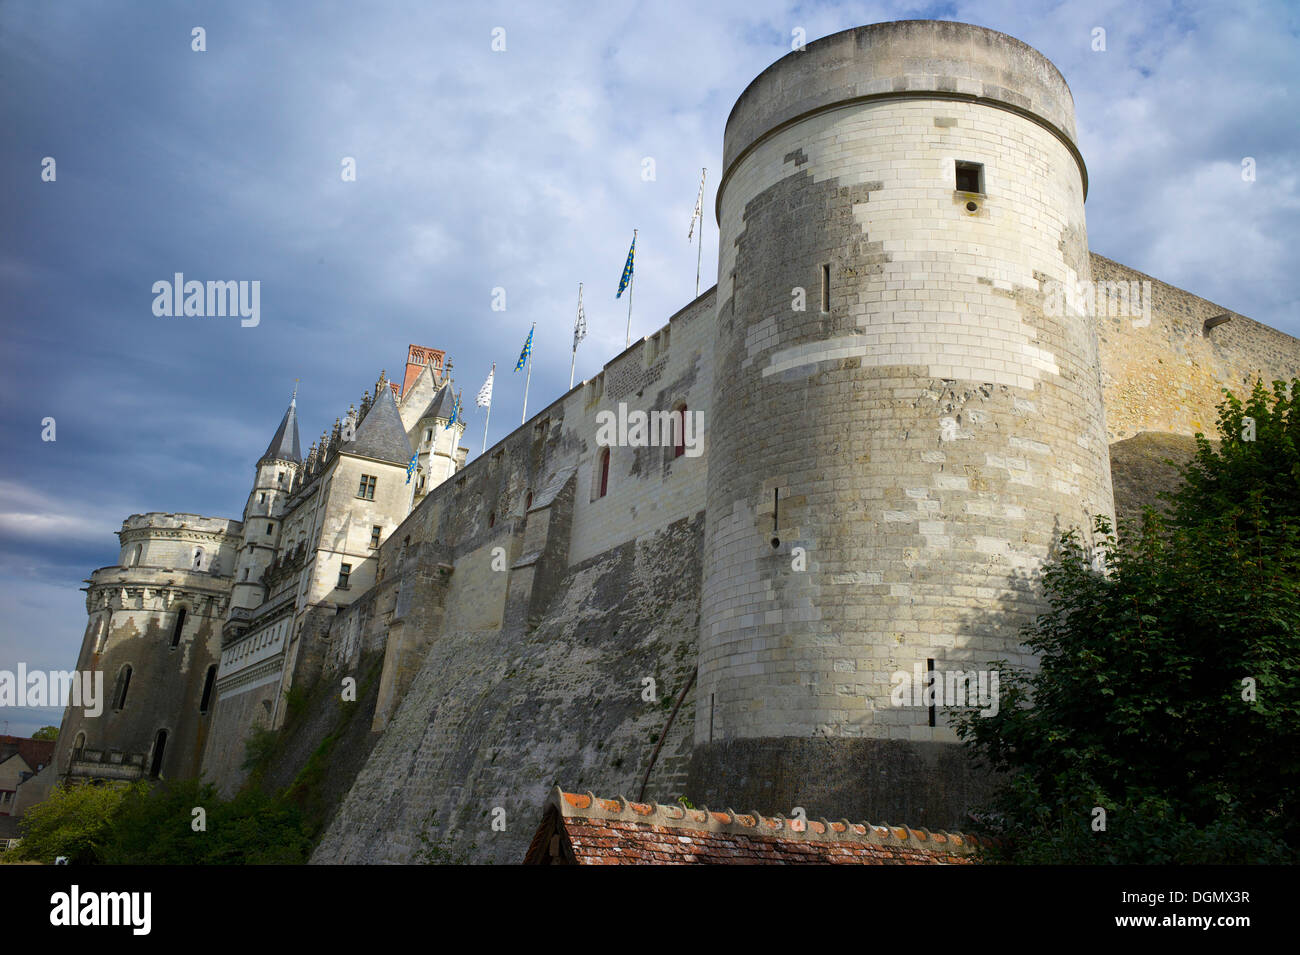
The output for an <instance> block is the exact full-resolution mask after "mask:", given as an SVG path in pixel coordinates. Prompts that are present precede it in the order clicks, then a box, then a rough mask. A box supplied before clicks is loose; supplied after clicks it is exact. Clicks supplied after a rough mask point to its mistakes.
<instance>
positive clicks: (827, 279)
mask: <svg viewBox="0 0 1300 955" xmlns="http://www.w3.org/2000/svg"><path fill="white" fill-rule="evenodd" d="M830 310H831V267H830V265H829V264H827V265H823V266H822V311H823V312H829V311H830Z"/></svg>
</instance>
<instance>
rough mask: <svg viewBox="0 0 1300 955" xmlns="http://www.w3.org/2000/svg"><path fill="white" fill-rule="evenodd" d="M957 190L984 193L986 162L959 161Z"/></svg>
mask: <svg viewBox="0 0 1300 955" xmlns="http://www.w3.org/2000/svg"><path fill="white" fill-rule="evenodd" d="M957 191H958V192H974V193H979V194H981V195H982V194H983V193H984V164H983V163H978V162H958V163H957Z"/></svg>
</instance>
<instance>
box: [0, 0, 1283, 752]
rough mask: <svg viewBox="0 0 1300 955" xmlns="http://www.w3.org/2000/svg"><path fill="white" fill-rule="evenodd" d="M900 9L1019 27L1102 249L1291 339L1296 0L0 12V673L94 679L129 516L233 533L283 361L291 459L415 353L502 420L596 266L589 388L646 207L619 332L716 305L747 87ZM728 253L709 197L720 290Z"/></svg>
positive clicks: (13, 6) (25, 726) (591, 285)
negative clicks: (243, 291)
mask: <svg viewBox="0 0 1300 955" xmlns="http://www.w3.org/2000/svg"><path fill="white" fill-rule="evenodd" d="M597 8H598V9H597ZM913 18H934V19H946V20H959V21H965V22H968V23H976V24H980V25H983V26H987V27H991V28H994V29H997V30H1001V31H1004V32H1006V33H1010V34H1011V35H1013V36H1016V37H1018V38H1020V39H1022V40H1024V41H1025V42H1027V43H1029V44H1030V45H1031V46H1034V47H1036V48H1037V49H1039V50H1041V51H1042V52H1043V53H1045V54H1046V55H1047V56H1048V57H1049V58H1050V59H1051V60H1052V61H1053V62H1054V63H1055V64H1056V65H1057V66H1058V67H1059V68H1060V69H1061V71H1062V73H1063V74H1064V75H1065V77H1066V80H1067V81H1068V82H1069V84H1070V87H1071V89H1072V91H1073V93H1074V99H1075V105H1076V110H1077V114H1078V124H1079V133H1080V138H1081V148H1082V151H1083V155H1084V157H1085V160H1086V161H1087V163H1088V168H1089V174H1090V194H1089V197H1088V203H1087V213H1088V232H1089V239H1090V244H1091V246H1092V248H1093V249H1094V250H1095V251H1098V252H1101V253H1103V254H1105V255H1107V256H1110V257H1111V258H1114V259H1117V260H1119V261H1121V262H1124V263H1125V264H1127V265H1131V266H1133V267H1135V268H1138V269H1141V270H1142V271H1145V272H1148V273H1150V274H1153V275H1155V276H1158V277H1160V278H1162V279H1164V280H1166V281H1168V282H1171V283H1173V284H1175V285H1178V286H1181V287H1183V288H1186V289H1189V290H1190V291H1192V292H1195V293H1196V294H1198V295H1202V296H1204V297H1206V298H1209V299H1211V300H1213V301H1216V302H1218V303H1220V304H1222V305H1224V306H1226V307H1228V308H1231V309H1234V310H1236V311H1238V312H1240V313H1242V314H1245V315H1249V316H1251V317H1252V318H1255V319H1258V320H1259V321H1262V322H1265V323H1266V324H1269V325H1272V326H1274V327H1277V328H1280V329H1283V330H1286V331H1288V332H1290V333H1291V334H1293V335H1300V311H1298V310H1297V304H1298V299H1300V270H1297V269H1296V268H1295V265H1296V259H1297V256H1296V252H1295V250H1296V249H1297V248H1300V215H1297V213H1300V168H1298V163H1297V159H1296V157H1297V155H1300V149H1298V148H1297V146H1298V145H1300V144H1298V143H1297V140H1298V139H1300V123H1297V120H1296V116H1297V115H1300V110H1298V109H1297V106H1298V105H1300V104H1298V103H1297V97H1296V85H1297V84H1296V80H1297V73H1298V72H1300V68H1298V67H1297V64H1298V63H1300V41H1298V39H1297V32H1298V27H1300V17H1298V16H1297V13H1296V10H1295V8H1294V7H1293V6H1291V5H1290V4H1288V3H1286V2H1271V3H1270V2H1249V3H1243V4H1242V5H1241V6H1240V8H1236V7H1233V6H1231V5H1216V4H1209V3H1197V2H1187V3H1178V2H1152V3H1141V4H1135V3H1133V2H1132V0H1095V2H1087V3H1075V2H1071V3H1063V4H1051V3H1042V2H1035V3H1023V4H1022V3H1015V2H989V3H982V2H971V3H949V4H942V5H913V4H906V3H852V4H838V3H809V4H787V3H781V2H777V0H728V2H710V3H707V4H704V3H698V2H650V3H645V2H641V3H630V2H618V0H605V2H603V3H601V4H582V3H575V4H558V3H556V4H552V3H528V4H525V3H520V2H517V0H516V2H515V3H509V4H493V3H475V4H464V5H460V4H457V5H452V4H430V3H421V2H408V3H398V2H387V3H366V4H356V3H343V2H311V3H308V2H285V3H276V4H271V3H265V4H262V3H253V2H248V3H239V4H224V3H208V2H176V3H150V4H120V3H92V2H84V0H60V2H58V3H52V2H48V0H7V2H6V3H4V4H0V129H3V134H0V171H2V173H3V182H4V188H3V190H0V316H3V322H4V347H3V349H0V362H2V363H3V377H2V378H0V388H3V391H4V410H3V414H2V415H0V438H2V440H3V447H4V449H5V451H4V454H3V457H2V458H0V670H5V669H8V670H13V669H15V668H16V665H17V663H18V661H23V662H25V663H26V664H27V666H28V667H29V668H42V669H62V668H70V667H72V666H74V665H75V661H76V655H77V650H78V647H79V645H80V641H81V636H82V631H83V628H84V625H85V608H84V595H83V594H81V593H80V592H79V590H78V588H79V587H80V586H81V585H82V583H81V582H82V580H83V579H84V578H85V577H86V576H87V575H88V574H89V572H90V571H91V570H93V569H95V568H97V567H101V566H105V565H108V564H112V563H114V562H115V561H116V558H117V540H116V538H115V537H114V531H116V530H117V529H118V528H119V527H120V526H121V521H122V519H123V518H124V517H126V516H127V515H129V514H133V513H137V512H145V511H189V512H198V513H201V514H207V515H220V516H229V517H238V516H239V515H240V513H241V511H242V508H243V505H244V499H245V495H246V494H247V491H248V488H249V483H250V481H251V478H252V467H253V462H254V461H255V460H256V459H257V457H258V456H259V454H260V453H261V452H262V450H263V449H264V448H265V446H266V444H267V442H268V441H269V439H270V436H271V434H272V432H273V431H274V429H275V426H276V424H277V423H278V421H279V418H280V415H281V414H282V412H283V410H284V406H285V404H286V403H287V401H288V398H289V393H290V391H291V389H292V387H293V382H294V379H295V378H301V379H302V382H301V385H300V390H299V402H298V406H299V414H300V420H301V423H302V426H303V431H302V436H303V446H304V450H305V448H306V446H307V445H308V444H310V443H311V441H312V439H313V438H314V437H315V436H317V435H319V434H320V432H321V431H322V430H323V429H324V428H326V427H327V426H331V425H332V424H333V421H334V419H335V417H336V416H338V415H340V414H342V413H343V412H344V411H346V409H347V407H348V405H349V403H353V402H356V401H357V400H358V399H359V398H360V397H361V394H362V392H363V391H365V390H366V389H368V388H370V387H372V386H373V384H374V381H375V379H376V378H377V377H378V374H379V371H380V369H387V370H388V372H389V374H390V375H391V376H398V375H400V370H401V367H402V365H403V362H404V358H405V351H406V346H407V344H408V343H417V344H422V345H429V346H433V347H437V348H442V349H446V350H447V351H449V352H450V353H451V355H452V357H453V359H454V361H455V368H456V377H457V381H458V383H459V384H460V385H461V386H462V387H463V388H464V389H465V391H466V392H467V395H472V394H473V393H474V392H475V391H477V389H478V387H479V385H480V384H481V383H482V380H483V378H484V377H485V376H486V374H487V370H488V368H489V367H490V365H491V363H492V362H494V361H495V362H496V363H497V365H498V370H499V372H501V374H499V375H498V378H497V388H496V399H495V404H496V411H497V413H496V414H495V415H494V417H493V421H492V431H491V436H490V439H489V440H490V441H495V440H497V439H498V438H499V437H501V436H502V435H504V434H505V433H506V431H507V429H508V427H509V426H510V424H511V423H512V422H513V421H515V420H517V419H516V418H514V417H513V416H514V415H515V414H517V412H518V409H519V406H520V401H521V398H522V390H523V382H522V380H521V379H522V377H523V376H522V374H520V375H513V374H512V373H511V368H512V367H513V362H514V359H515V357H516V356H517V355H518V352H519V347H520V345H521V344H522V342H523V339H524V337H525V335H526V334H527V332H528V329H529V326H530V325H531V324H532V323H533V322H536V323H537V345H536V352H535V356H536V365H535V368H534V373H533V382H532V390H531V394H530V402H529V404H530V407H531V408H534V409H539V408H541V407H543V406H545V405H546V404H547V403H549V402H550V401H552V400H554V398H556V397H557V396H559V395H560V394H562V393H563V392H564V391H565V390H566V388H567V386H568V377H567V376H568V371H569V345H570V336H571V332H572V320H573V319H572V316H573V310H574V304H575V298H576V292H577V286H578V283H579V282H584V283H586V286H585V302H586V310H587V315H588V320H589V324H590V327H591V334H590V337H589V338H588V339H587V341H586V342H584V343H583V346H582V347H581V349H580V350H579V354H578V378H579V379H582V378H583V377H586V376H588V375H591V374H593V373H595V372H596V371H597V370H599V368H600V366H601V364H602V362H603V361H604V360H606V359H608V358H609V357H612V356H613V355H614V354H616V353H617V352H618V351H620V350H621V349H622V347H623V340H624V325H625V321H626V312H625V310H624V305H623V304H622V303H621V302H616V301H615V299H614V291H615V289H616V287H617V283H618V278H619V274H620V271H621V269H622V265H623V260H624V257H625V256H626V254H627V246H628V242H629V241H630V238H631V234H632V229H633V228H634V227H635V228H637V229H639V230H640V233H639V235H640V238H639V240H638V243H637V250H638V255H637V283H636V290H635V296H636V298H635V306H634V313H633V329H632V333H633V335H634V336H641V335H645V334H647V333H649V332H651V331H653V330H655V329H657V328H658V327H659V326H660V325H662V324H663V323H664V322H665V321H666V320H667V318H668V316H669V315H671V314H672V313H673V312H674V311H676V310H677V309H678V308H680V307H681V306H682V305H684V304H685V303H686V302H687V301H689V300H690V299H691V298H692V297H693V294H694V283H695V256H696V250H695V248H694V247H693V246H691V245H689V244H688V242H687V239H686V231H687V225H688V222H689V219H690V213H691V209H692V207H693V204H694V201H695V194H696V188H697V184H698V181H699V176H700V169H701V167H707V168H708V170H709V179H708V185H707V190H706V208H707V209H710V210H711V209H712V207H713V206H712V203H713V198H714V188H715V186H716V184H717V174H718V172H719V166H720V156H721V151H722V131H723V124H724V122H725V120H726V117H727V113H728V112H729V110H730V108H731V105H732V103H733V102H734V101H735V99H736V97H737V96H738V95H739V94H740V92H741V91H742V90H743V89H744V87H745V86H746V85H747V84H748V82H749V81H750V80H751V79H752V78H753V77H754V76H755V75H757V74H758V73H759V72H760V71H761V70H762V69H764V68H765V67H766V66H768V65H769V64H770V63H772V62H773V61H775V60H777V59H778V58H780V57H781V56H783V55H784V54H785V53H787V52H789V50H790V43H791V37H792V33H793V31H794V30H796V29H797V28H801V29H802V30H803V31H804V32H805V34H806V36H807V38H808V39H809V40H813V39H816V38H817V37H821V36H825V35H827V34H829V33H834V32H836V31H838V30H842V29H846V28H849V27H852V26H856V25H860V24H864V23H872V22H876V21H880V20H896V19H913ZM195 27H202V28H203V29H204V30H205V31H206V47H207V49H206V51H205V52H195V51H194V50H193V49H192V48H191V47H192V43H193V40H192V30H193V29H194V28H195ZM1097 27H1101V28H1103V29H1104V30H1105V31H1106V49H1105V51H1104V52H1098V51H1094V50H1093V48H1092V46H1093V42H1092V37H1093V30H1094V29H1095V28H1097ZM496 28H501V29H502V30H504V41H505V49H504V51H494V50H493V48H492V47H493V34H494V30H496ZM497 35H498V36H500V34H497ZM498 45H499V44H498ZM1247 156H1249V157H1253V158H1254V160H1255V163H1256V180H1255V181H1254V182H1252V183H1247V182H1243V179H1242V176H1241V163H1242V159H1243V157H1247ZM45 157H52V158H53V159H54V160H55V163H56V166H55V169H56V179H55V181H53V182H45V181H42V177H41V173H42V161H43V160H44V159H45ZM346 157H351V158H352V159H354V160H355V165H356V181H355V182H346V181H344V180H343V177H342V175H341V171H342V166H343V162H344V160H345V158H346ZM646 157H650V158H652V159H653V160H654V172H655V177H654V179H653V180H652V181H646V180H645V179H643V177H642V170H643V168H644V167H643V160H644V159H645V158H646ZM1288 250H1290V251H1288ZM716 263H717V229H716V223H715V222H714V220H713V218H712V215H711V214H710V215H709V217H708V219H707V222H706V232H705V243H704V266H703V269H704V276H705V279H704V282H703V287H704V288H707V287H708V286H710V285H712V284H713V279H712V278H711V276H712V275H714V274H715V271H716ZM176 272H182V273H184V274H185V275H186V276H187V278H194V279H199V280H208V279H244V280H258V281H260V283H261V321H260V324H259V325H258V326H257V327H251V328H245V327H241V325H240V322H239V320H238V319H231V318H225V319H222V318H215V319H198V318H182V319H167V318H159V317H156V316H155V315H154V314H153V311H152V304H153V299H154V295H153V293H152V291H151V289H152V286H153V283H154V282H156V281H159V280H170V279H171V277H172V275H173V273H176ZM497 287H501V288H504V289H505V290H506V306H507V307H506V309H505V311H493V310H492V309H491V296H492V290H493V289H494V288H497ZM481 414H482V412H481V411H479V410H478V409H474V410H473V413H472V414H471V416H470V422H469V429H468V432H467V440H466V442H465V443H466V444H468V445H470V446H471V447H472V448H473V451H474V452H475V453H477V451H478V450H479V447H480V441H481V435H482V420H483V419H482V417H481ZM46 417H53V418H54V419H55V421H56V427H57V440H56V441H54V442H43V441H42V440H41V431H42V428H41V421H42V419H43V418H46ZM5 720H8V721H9V725H8V731H9V732H14V733H21V734H26V733H28V732H30V731H31V730H33V729H35V728H36V727H38V726H40V725H43V724H45V723H57V722H58V721H59V714H58V713H57V712H51V713H32V712H18V711H15V710H12V709H6V710H0V732H4V731H5V725H4V721H5Z"/></svg>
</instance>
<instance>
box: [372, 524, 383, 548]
mask: <svg viewBox="0 0 1300 955" xmlns="http://www.w3.org/2000/svg"><path fill="white" fill-rule="evenodd" d="M383 532H384V529H383V527H381V526H380V525H378V524H376V525H375V526H374V527H372V528H370V546H371V547H378V546H379V535H380V534H382V533H383Z"/></svg>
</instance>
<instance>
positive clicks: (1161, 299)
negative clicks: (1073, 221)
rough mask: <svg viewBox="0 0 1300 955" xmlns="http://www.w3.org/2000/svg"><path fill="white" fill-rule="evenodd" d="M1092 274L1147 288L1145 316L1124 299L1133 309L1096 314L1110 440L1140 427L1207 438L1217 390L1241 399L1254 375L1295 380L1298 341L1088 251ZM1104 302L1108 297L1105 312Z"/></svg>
mask: <svg viewBox="0 0 1300 955" xmlns="http://www.w3.org/2000/svg"><path fill="white" fill-rule="evenodd" d="M1092 275H1093V280H1094V281H1096V282H1099V283H1100V282H1124V283H1126V284H1128V285H1129V286H1130V288H1132V285H1133V283H1138V287H1139V288H1141V283H1143V282H1149V283H1150V289H1151V305H1150V309H1149V314H1145V313H1144V312H1142V311H1140V310H1137V309H1134V308H1132V302H1131V301H1130V311H1131V312H1135V313H1136V314H1130V315H1125V316H1120V315H1113V314H1099V315H1098V316H1097V319H1096V324H1097V335H1098V338H1099V340H1100V345H1101V363H1102V382H1103V385H1104V387H1105V396H1106V433H1107V438H1108V440H1110V441H1112V442H1114V441H1122V440H1125V439H1127V438H1132V437H1134V436H1135V435H1137V434H1140V433H1141V432H1144V431H1157V432H1166V433H1170V434H1179V435H1187V436H1191V435H1194V434H1196V433H1197V432H1198V431H1199V432H1202V433H1205V434H1207V435H1210V436H1213V435H1214V434H1215V433H1216V423H1217V421H1218V414H1217V412H1216V411H1215V406H1216V405H1217V404H1219V402H1221V401H1222V400H1223V394H1222V392H1221V391H1220V389H1221V388H1230V389H1231V390H1232V391H1233V393H1234V394H1236V395H1237V396H1238V397H1244V395H1245V394H1247V393H1249V391H1250V389H1251V387H1252V386H1253V385H1254V382H1255V379H1256V378H1263V380H1264V384H1265V385H1266V386H1267V385H1269V384H1270V383H1271V382H1272V381H1273V380H1274V379H1281V380H1283V381H1291V380H1292V379H1293V378H1296V377H1300V339H1296V338H1292V337H1291V336H1290V335H1287V334H1286V333H1284V332H1280V331H1277V330H1276V329H1273V328H1269V327H1268V326H1267V325H1261V324H1260V323H1259V322H1256V321H1253V320H1251V319H1249V318H1246V317H1245V316H1244V315H1239V314H1237V313H1236V312H1233V311H1232V310H1231V309H1228V308H1224V307H1223V306H1221V305H1216V304H1214V303H1213V302H1209V301H1206V300H1205V299H1203V298H1199V297H1197V296H1195V295H1192V294H1191V293H1190V292H1185V291H1183V290H1182V289H1180V288H1175V287H1174V286H1172V285H1168V284H1166V283H1164V282H1161V281H1160V280H1158V279H1153V278H1151V276H1149V275H1146V274H1144V273H1142V272H1139V271H1137V270H1136V269H1131V268H1129V267H1128V266H1125V265H1120V264H1119V263H1118V262H1113V261H1111V260H1110V259H1108V258H1106V257H1105V256H1101V255H1097V254H1096V253H1095V252H1094V253H1093V254H1092ZM1111 304H1112V303H1111V299H1110V298H1108V299H1107V306H1108V308H1107V309H1106V311H1107V312H1108V313H1109V312H1110V311H1111V308H1110V307H1109V306H1110V305H1111ZM1116 310H1118V309H1116ZM1225 314H1226V315H1229V316H1231V318H1230V320H1229V321H1227V322H1225V323H1223V324H1219V325H1215V326H1214V327H1212V328H1210V329H1209V330H1206V328H1205V323H1206V320H1207V319H1214V318H1215V317H1217V316H1221V315H1225Z"/></svg>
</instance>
